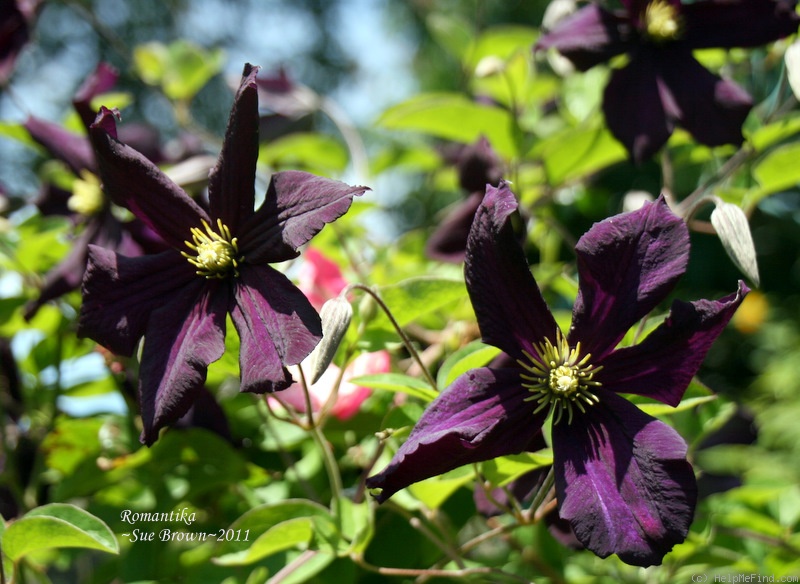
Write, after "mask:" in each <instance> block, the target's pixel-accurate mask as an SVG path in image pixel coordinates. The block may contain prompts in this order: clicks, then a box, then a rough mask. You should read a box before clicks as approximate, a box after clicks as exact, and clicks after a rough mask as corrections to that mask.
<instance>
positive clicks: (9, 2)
mask: <svg viewBox="0 0 800 584" xmlns="http://www.w3.org/2000/svg"><path fill="white" fill-rule="evenodd" d="M39 5H40V2H39V1H38V0H37V1H28V2H22V3H20V2H18V1H14V0H4V1H3V2H2V4H0V33H2V34H0V85H2V86H5V85H6V82H7V81H8V79H9V78H10V77H11V73H12V72H13V71H14V65H15V64H16V61H17V56H18V55H19V53H20V51H21V50H22V48H23V47H24V46H25V45H26V44H27V43H28V41H30V38H31V33H30V31H31V27H32V26H33V22H34V20H35V18H36V13H37V12H38V11H39V8H40V6H39Z"/></svg>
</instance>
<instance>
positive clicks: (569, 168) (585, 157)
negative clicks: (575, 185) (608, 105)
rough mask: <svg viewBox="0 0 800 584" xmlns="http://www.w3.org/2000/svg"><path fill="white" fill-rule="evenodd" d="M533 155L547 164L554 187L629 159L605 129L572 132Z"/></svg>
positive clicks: (541, 146)
mask: <svg viewBox="0 0 800 584" xmlns="http://www.w3.org/2000/svg"><path fill="white" fill-rule="evenodd" d="M533 154H534V155H536V156H540V157H541V158H542V160H543V161H544V165H545V170H546V173H547V179H548V182H549V183H550V184H551V185H554V186H557V185H562V184H564V183H567V182H569V181H572V180H575V179H578V178H581V177H583V176H586V175H587V174H590V173H593V172H597V171H598V170H600V169H602V168H605V167H607V166H610V165H611V164H616V163H617V162H622V161H623V160H625V159H626V158H627V156H628V155H627V152H626V151H625V148H624V147H623V146H622V144H620V143H619V142H617V140H616V139H615V138H614V137H613V136H612V135H611V134H610V133H609V132H608V130H606V129H605V128H604V127H597V128H594V129H591V128H584V127H577V128H570V129H568V130H565V131H563V132H560V133H558V134H556V135H554V136H551V137H549V138H547V139H546V140H544V141H542V142H541V143H540V144H538V145H537V146H536V148H535V149H534V151H533Z"/></svg>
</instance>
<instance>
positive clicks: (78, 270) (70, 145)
mask: <svg viewBox="0 0 800 584" xmlns="http://www.w3.org/2000/svg"><path fill="white" fill-rule="evenodd" d="M117 77H118V75H117V72H116V70H114V69H113V68H112V67H110V66H109V65H107V64H106V63H100V64H99V65H98V66H97V68H96V69H95V71H94V72H93V73H92V75H90V76H89V77H88V78H87V79H86V80H85V81H84V83H83V84H82V85H81V87H80V88H79V89H78V91H77V92H76V94H75V97H74V98H73V101H72V104H73V107H74V109H75V111H76V112H78V114H79V115H80V118H81V120H82V121H83V123H84V125H85V127H86V129H87V131H88V128H89V126H90V125H91V124H92V122H94V118H95V115H96V112H95V111H94V110H93V109H92V107H91V101H92V99H94V98H95V97H96V96H98V95H100V94H102V93H105V92H106V91H108V90H110V89H111V88H112V87H113V86H114V84H115V83H116V81H117ZM24 126H25V129H26V130H27V131H28V133H29V134H30V136H31V137H32V138H33V139H34V140H36V142H38V143H39V144H41V145H42V146H43V147H44V148H45V149H46V150H47V151H48V152H49V153H50V155H51V156H52V157H53V158H54V159H56V160H60V161H61V162H63V163H64V164H65V165H66V166H67V167H68V168H69V169H70V170H71V171H72V173H73V174H74V175H75V182H74V184H73V190H72V191H71V192H70V191H66V190H64V189H62V188H60V187H58V186H56V185H54V184H45V185H43V187H42V192H41V194H40V196H39V198H38V200H37V201H36V205H37V207H39V211H40V212H41V213H42V214H44V215H66V216H68V217H70V218H71V219H72V221H73V222H74V223H75V224H76V225H81V226H82V230H81V231H80V233H79V234H78V236H77V237H76V238H75V240H74V241H73V242H72V247H71V249H70V252H69V253H68V254H67V256H66V257H65V258H64V259H63V260H62V261H61V262H60V263H59V264H58V265H57V266H55V267H54V268H53V269H52V270H50V271H49V272H48V273H47V274H46V275H45V277H44V281H43V282H42V285H41V289H40V291H39V296H38V297H37V298H35V299H33V300H31V301H30V302H28V303H27V305H26V306H25V309H24V316H25V318H26V319H31V318H33V317H34V316H35V315H36V313H37V312H38V311H39V309H40V308H41V307H42V305H43V304H45V303H46V302H49V301H50V300H54V299H56V298H59V297H60V296H62V295H64V294H66V293H67V292H71V291H72V290H77V289H78V288H79V287H80V285H81V281H82V280H83V273H84V269H85V267H86V258H87V256H88V253H89V245H90V244H94V245H99V246H101V247H105V248H108V249H113V250H116V251H119V252H120V253H123V254H125V255H129V256H133V255H139V254H141V253H143V252H156V251H162V250H164V249H166V245H165V244H164V242H163V241H161V238H159V237H158V236H157V235H156V234H155V233H154V232H153V231H152V230H150V229H149V228H148V227H146V226H145V225H144V224H143V223H142V222H141V221H138V220H136V219H134V220H133V221H126V222H122V221H120V220H119V219H117V217H116V216H115V215H114V214H113V212H112V210H111V205H110V201H108V200H107V199H106V198H105V197H104V196H103V193H102V191H101V189H100V182H99V181H98V180H97V177H96V173H97V164H96V161H95V157H94V153H93V152H92V145H91V143H90V142H89V139H88V138H87V137H85V136H80V135H77V134H74V133H72V132H69V131H67V130H65V129H64V128H62V127H61V126H59V125H58V124H54V123H53V122H50V121H47V120H43V119H40V118H37V117H35V116H30V117H29V118H28V119H27V120H26V121H25V124H24ZM140 128H141V127H140ZM137 136H139V137H141V136H142V134H141V132H138V133H137ZM144 137H145V141H144V144H149V143H151V142H152V134H150V133H148V134H145V136H144ZM155 141H157V137H155ZM139 143H141V141H139ZM137 145H138V144H137ZM150 150H152V149H150ZM149 155H150V156H151V157H153V156H154V155H153V153H152V151H151V152H150V154H149Z"/></svg>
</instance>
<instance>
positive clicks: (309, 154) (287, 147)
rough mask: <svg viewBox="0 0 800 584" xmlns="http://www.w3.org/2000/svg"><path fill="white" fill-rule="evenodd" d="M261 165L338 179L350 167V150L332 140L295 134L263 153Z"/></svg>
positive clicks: (277, 141) (318, 135) (275, 141)
mask: <svg viewBox="0 0 800 584" xmlns="http://www.w3.org/2000/svg"><path fill="white" fill-rule="evenodd" d="M259 161H260V162H263V163H265V164H268V165H270V166H271V167H273V168H278V169H280V168H291V169H300V170H308V171H309V172H317V173H322V174H335V175H338V174H340V173H341V172H343V171H344V169H345V168H346V166H347V161H348V156H347V150H346V149H345V148H344V146H342V144H341V143H340V142H339V141H337V140H335V139H334V138H332V137H330V136H325V135H323V134H314V133H310V132H309V133H302V132H300V133H295V134H289V135H288V136H284V137H282V138H278V139H276V140H272V141H270V142H269V143H267V144H265V145H264V146H263V147H262V148H261V151H260V154H259Z"/></svg>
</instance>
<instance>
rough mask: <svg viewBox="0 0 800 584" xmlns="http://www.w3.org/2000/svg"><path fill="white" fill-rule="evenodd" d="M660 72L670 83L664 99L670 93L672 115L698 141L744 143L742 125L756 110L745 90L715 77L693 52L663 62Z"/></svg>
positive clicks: (666, 82) (660, 65)
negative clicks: (695, 57)
mask: <svg viewBox="0 0 800 584" xmlns="http://www.w3.org/2000/svg"><path fill="white" fill-rule="evenodd" d="M678 55H680V56H678ZM659 71H660V74H661V78H662V80H663V82H664V83H665V84H666V88H662V89H663V90H662V96H663V95H664V94H665V93H667V92H668V94H669V96H670V98H669V103H674V108H675V112H674V113H673V112H669V113H670V114H671V115H672V117H674V119H675V120H676V121H677V122H678V123H679V124H680V125H681V126H683V127H684V128H686V129H687V130H688V131H689V132H690V133H691V134H692V136H694V138H695V139H696V140H697V141H698V142H700V143H701V144H705V145H706V146H720V145H722V144H737V145H738V144H741V143H742V141H743V140H744V138H743V137H742V124H743V123H744V121H745V119H746V118H747V115H748V114H749V113H750V109H751V108H752V107H753V100H752V98H751V97H750V95H749V94H748V93H747V92H746V91H745V90H744V89H742V88H741V87H739V86H738V85H736V84H735V83H734V82H733V81H728V80H724V79H720V78H719V77H717V76H716V75H714V74H712V73H711V72H710V71H708V69H706V68H705V67H703V66H702V65H701V64H700V63H698V62H697V61H696V60H695V59H694V57H692V56H691V54H689V53H687V54H679V53H675V58H669V59H661V60H660V62H659ZM664 102H665V103H667V100H664Z"/></svg>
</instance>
